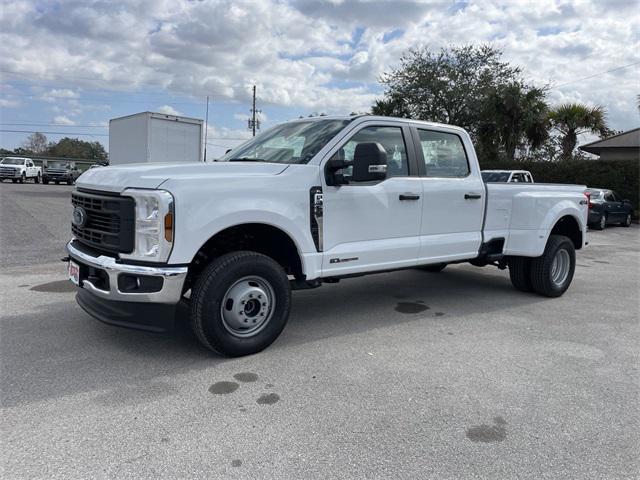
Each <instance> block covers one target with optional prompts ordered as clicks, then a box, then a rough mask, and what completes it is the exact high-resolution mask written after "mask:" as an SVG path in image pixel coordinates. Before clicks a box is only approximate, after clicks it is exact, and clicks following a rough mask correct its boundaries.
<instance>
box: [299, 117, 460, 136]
mask: <svg viewBox="0 0 640 480" xmlns="http://www.w3.org/2000/svg"><path fill="white" fill-rule="evenodd" d="M360 119H366V120H379V121H388V120H397V121H400V122H406V123H414V124H419V125H424V126H428V127H446V128H452V129H455V130H459V131H461V132H465V131H466V130H465V129H464V128H462V127H458V126H456V125H450V124H448V123H438V122H428V121H426V120H415V119H413V118H402V117H386V116H382V115H369V114H368V113H361V114H358V115H322V116H317V117H303V118H293V119H291V120H289V121H290V122H304V121H320V120H349V121H354V120H360Z"/></svg>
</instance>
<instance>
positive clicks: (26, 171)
mask: <svg viewBox="0 0 640 480" xmlns="http://www.w3.org/2000/svg"><path fill="white" fill-rule="evenodd" d="M5 178H6V179H10V180H12V181H13V183H16V182H20V183H24V182H26V181H27V180H29V179H30V178H31V179H33V181H34V183H40V180H41V179H42V168H41V167H36V165H35V164H34V163H33V160H31V159H30V158H24V157H4V158H3V159H2V160H0V182H1V181H3V180H4V179H5Z"/></svg>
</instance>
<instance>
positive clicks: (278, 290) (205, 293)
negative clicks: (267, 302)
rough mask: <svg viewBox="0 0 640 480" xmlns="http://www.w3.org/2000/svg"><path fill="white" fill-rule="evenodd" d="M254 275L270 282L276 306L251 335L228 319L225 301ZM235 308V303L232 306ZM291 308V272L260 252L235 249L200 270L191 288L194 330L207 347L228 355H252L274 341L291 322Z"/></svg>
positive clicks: (191, 318)
mask: <svg viewBox="0 0 640 480" xmlns="http://www.w3.org/2000/svg"><path fill="white" fill-rule="evenodd" d="M250 276H254V277H259V278H260V279H261V280H264V281H266V282H267V283H268V284H269V286H270V287H271V289H272V292H273V298H274V300H275V306H274V307H273V309H272V310H270V312H269V314H268V315H270V317H269V318H267V320H266V321H265V322H264V324H263V326H262V327H261V329H260V330H258V331H257V332H256V333H253V334H250V335H249V336H239V335H236V334H234V333H233V332H232V331H230V327H229V326H228V325H227V323H225V320H224V317H223V315H222V313H223V312H222V302H223V299H224V298H225V296H227V294H228V292H229V291H230V290H232V287H233V286H234V284H236V283H237V282H239V281H242V279H244V278H246V277H250ZM225 303H228V301H227V302H225ZM232 308H233V303H232V305H231V308H229V310H231V309H232ZM290 310H291V288H290V286H289V279H288V278H287V274H286V273H285V271H284V270H283V269H282V267H281V266H280V265H279V264H278V263H277V262H276V261H275V260H273V259H272V258H270V257H267V256H266V255H262V254H260V253H256V252H249V251H239V252H232V253H228V254H226V255H223V256H221V257H219V258H217V259H215V260H213V261H212V262H211V263H210V264H209V265H208V266H207V267H206V268H205V269H204V271H203V272H202V273H201V274H200V276H199V277H198V279H197V280H196V283H195V285H194V287H193V289H192V292H191V307H190V320H191V327H192V329H193V332H194V333H195V335H196V337H198V340H200V342H201V343H202V344H203V345H204V346H205V347H207V348H209V349H210V350H212V351H214V352H216V353H218V354H220V355H225V356H228V357H239V356H242V355H250V354H252V353H257V352H260V351H261V350H263V349H265V348H266V347H268V346H269V345H271V344H272V343H273V342H274V340H275V339H276V338H278V336H279V335H280V333H281V332H282V330H283V329H284V327H285V325H286V324H287V320H288V319H289V312H290Z"/></svg>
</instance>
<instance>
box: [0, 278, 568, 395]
mask: <svg viewBox="0 0 640 480" xmlns="http://www.w3.org/2000/svg"><path fill="white" fill-rule="evenodd" d="M484 270H485V271H480V269H477V270H476V269H471V268H460V267H453V268H448V269H447V270H446V271H445V272H442V273H439V274H433V273H427V272H423V271H417V270H416V271H403V272H395V273H389V274H380V275H373V276H369V277H366V278H362V279H350V280H344V281H342V282H340V283H338V284H335V285H326V286H324V287H322V288H320V289H317V290H313V291H298V292H294V294H293V309H292V312H291V317H290V320H289V324H288V325H287V327H286V328H285V330H284V332H283V334H282V335H281V337H280V338H279V339H278V340H276V342H275V343H274V344H273V345H272V346H271V347H269V351H270V353H269V354H270V355H276V356H283V357H284V356H285V355H288V351H289V350H290V347H297V346H300V345H304V344H306V343H309V342H316V341H319V340H323V339H328V338H332V337H341V336H344V335H350V334H354V333H365V332H367V331H371V330H374V329H379V328H386V327H391V326H394V325H396V326H397V325H399V324H404V323H408V322H423V323H424V325H425V328H430V327H433V323H434V322H443V321H446V322H449V323H450V325H449V326H448V328H449V329H452V328H454V327H455V322H456V318H457V317H459V316H464V315H467V314H471V313H478V312H483V313H487V312H491V311H498V310H502V309H505V308H517V307H519V306H524V305H529V304H533V303H537V302H543V301H549V300H548V299H544V298H542V297H539V296H536V295H532V294H531V295H530V294H523V293H520V292H517V291H515V290H514V289H513V288H512V287H511V285H510V283H509V280H508V276H507V277H506V278H505V275H504V272H503V273H499V272H497V271H496V272H495V273H493V274H487V273H488V272H486V270H488V269H484ZM569 293H570V292H569ZM30 294H31V295H37V294H38V293H37V292H33V293H30ZM398 304H413V305H416V307H414V308H413V309H412V308H408V309H407V308H405V310H402V309H398V308H397V307H398ZM422 306H423V307H424V308H418V307H422ZM405 307H406V305H405ZM403 312H404V313H403ZM479 328H482V326H481V325H479ZM0 349H1V350H2V357H3V359H2V369H1V372H0V384H1V385H2V391H1V396H0V403H1V405H2V406H3V407H12V406H16V405H21V404H25V403H31V402H36V401H40V400H44V399H52V398H60V397H65V396H69V395H74V394H79V393H87V392H94V391H98V392H101V393H100V394H99V395H98V396H97V398H96V399H95V401H97V402H98V403H100V404H102V405H113V404H122V403H127V402H132V403H137V402H141V401H142V402H144V401H152V400H154V399H158V398H162V397H163V396H168V395H172V394H174V393H176V392H177V391H178V390H179V385H176V384H175V383H171V380H170V378H167V377H171V376H175V375H180V374H182V373H187V372H190V371H194V370H202V369H211V368H212V367H216V366H217V365H220V364H222V363H224V362H243V363H244V364H246V363H247V361H248V362H255V361H259V358H260V357H259V356H260V355H261V354H257V355H256V356H253V357H249V360H247V358H246V357H245V359H240V360H238V359H225V358H221V357H219V356H216V355H214V354H212V353H210V352H209V351H207V350H206V349H204V348H203V347H201V346H200V344H199V343H198V342H197V340H196V339H195V337H194V336H193V335H192V334H191V332H190V331H189V330H188V328H186V326H184V325H183V326H182V327H180V328H178V329H177V330H176V332H174V333H172V334H168V335H158V334H152V333H146V332H140V331H133V330H126V329H121V328H117V327H111V326H108V325H104V324H102V323H100V322H98V321H95V320H93V319H91V318H90V317H89V316H88V315H87V314H85V313H84V312H83V311H82V310H81V309H80V308H79V307H78V306H77V305H76V304H75V302H72V301H71V297H69V299H68V300H66V301H57V302H55V303H50V304H47V305H45V306H42V307H40V309H39V310H37V311H35V312H33V311H32V312H29V313H27V314H21V315H14V316H5V317H4V318H3V319H2V336H1V337H0ZM285 360H286V361H290V359H289V360H287V359H285ZM243 368H246V365H245V366H244V367H243ZM105 391H106V393H105Z"/></svg>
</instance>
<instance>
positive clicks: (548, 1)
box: [0, 0, 640, 158]
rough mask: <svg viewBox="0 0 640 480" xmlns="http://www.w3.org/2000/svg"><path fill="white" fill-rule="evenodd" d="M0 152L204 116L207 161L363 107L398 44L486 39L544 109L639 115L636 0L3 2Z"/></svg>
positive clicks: (628, 118)
mask: <svg viewBox="0 0 640 480" xmlns="http://www.w3.org/2000/svg"><path fill="white" fill-rule="evenodd" d="M0 25H1V26H2V27H1V28H0V147H4V148H15V147H17V146H20V144H21V143H22V142H23V141H24V139H25V138H26V137H27V136H28V135H29V133H30V131H34V130H38V131H42V132H51V133H46V135H47V137H48V138H49V139H50V140H56V139H59V138H60V137H61V136H78V137H79V138H82V139H84V140H89V141H95V140H97V141H100V142H101V143H103V144H104V145H105V147H108V121H109V119H110V118H116V117H120V116H123V115H129V114H132V113H137V112H141V111H157V112H164V113H171V114H180V115H185V116H189V117H196V118H202V119H203V118H204V117H205V98H206V96H207V95H208V96H209V97H210V103H209V128H208V146H207V149H208V157H210V158H215V157H216V156H219V155H220V154H221V153H223V152H224V150H226V149H227V148H229V147H232V146H234V145H236V144H238V143H239V142H240V141H242V140H241V139H243V138H248V137H249V136H250V132H249V131H248V129H247V118H248V116H249V113H250V108H251V88H252V85H256V87H257V99H258V109H260V110H261V111H262V113H261V114H260V115H261V120H262V128H263V129H264V128H268V127H270V126H272V125H275V124H277V123H280V122H282V121H285V120H288V119H292V118H297V117H298V116H300V115H309V114H313V113H327V114H349V113H351V112H354V111H355V112H367V111H369V110H370V107H371V104H372V103H373V101H374V100H375V99H376V98H379V97H380V96H381V94H382V91H383V89H382V87H381V86H380V84H379V82H378V79H379V78H380V75H381V74H382V73H383V72H385V71H389V70H390V69H391V68H393V67H394V66H397V65H398V63H399V59H400V57H401V55H402V54H403V52H406V51H407V49H409V48H412V47H413V48H415V47H421V46H425V47H428V48H430V49H439V48H441V47H445V46H450V45H465V44H491V45H493V46H495V47H497V48H499V49H501V50H502V51H503V52H504V60H506V61H508V62H510V63H512V64H514V65H518V66H520V67H522V69H523V71H524V75H525V78H526V79H528V80H529V81H530V82H532V83H534V84H535V85H538V86H545V85H546V86H548V87H549V97H548V98H549V101H550V103H551V104H558V103H562V102H570V101H571V102H573V101H577V102H583V103H586V104H589V105H602V106H604V107H605V108H606V109H607V112H608V120H609V123H610V126H611V127H612V128H614V129H616V130H626V129H630V128H634V127H637V126H639V125H640V116H639V114H638V109H637V100H636V97H637V95H638V94H640V0H606V1H605V0H599V1H598V0H584V1H578V0H576V1H560V0H531V1H527V0H513V1H501V2H498V1H485V0H477V1H476V0H469V1H461V0H425V1H420V0H391V1H383V0H351V1H348V0H325V1H320V0H255V1H249V0H232V1H224V0H210V1H209V0H203V1H187V0H139V1H133V0H124V1H115V0H113V1H112V0H95V1H94V0H69V1H36V0H0Z"/></svg>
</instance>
